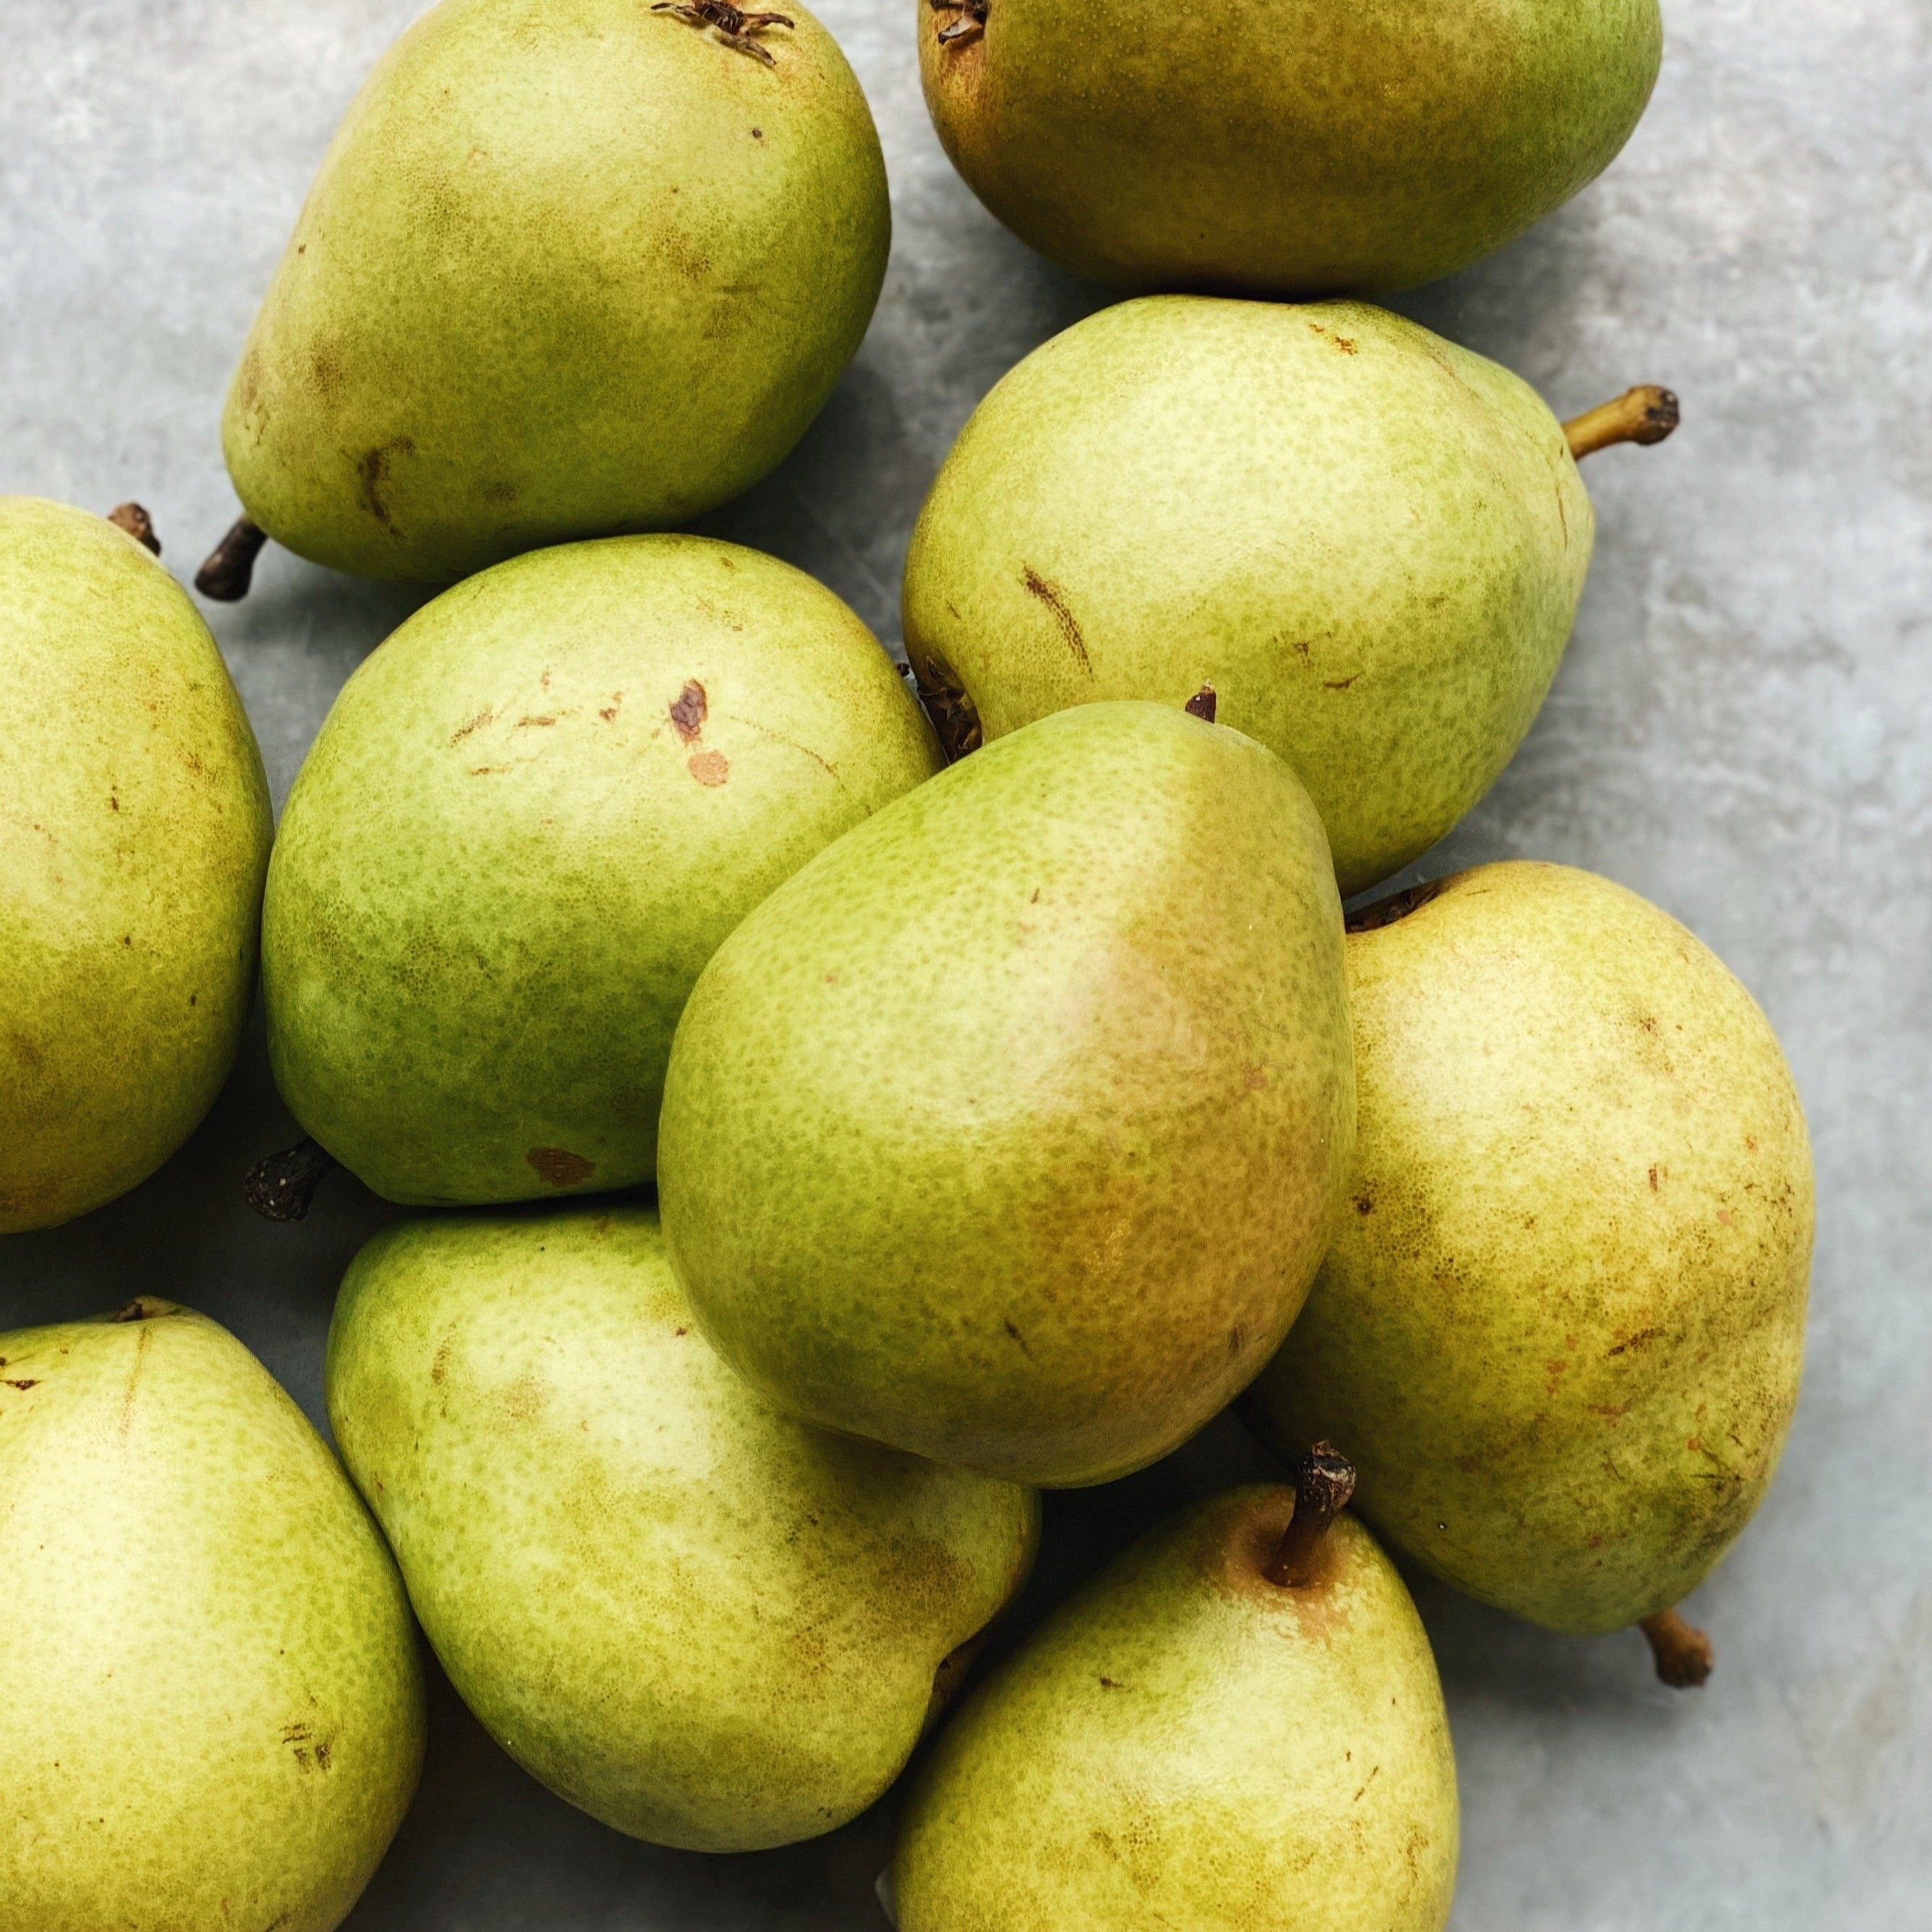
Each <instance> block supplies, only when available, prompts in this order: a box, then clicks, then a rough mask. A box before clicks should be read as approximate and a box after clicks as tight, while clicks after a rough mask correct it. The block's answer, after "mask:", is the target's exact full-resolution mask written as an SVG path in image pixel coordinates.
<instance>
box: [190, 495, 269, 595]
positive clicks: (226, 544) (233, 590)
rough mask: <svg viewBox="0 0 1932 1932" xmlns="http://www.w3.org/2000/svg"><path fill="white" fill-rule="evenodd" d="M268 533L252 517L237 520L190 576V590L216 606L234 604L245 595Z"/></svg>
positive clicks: (230, 525) (267, 538) (237, 518)
mask: <svg viewBox="0 0 1932 1932" xmlns="http://www.w3.org/2000/svg"><path fill="white" fill-rule="evenodd" d="M267 541H269V533H268V532H267V531H266V530H265V529H263V527H262V526H261V525H260V523H257V522H256V520H254V517H248V516H242V517H236V519H235V520H234V522H233V523H230V524H229V526H228V534H227V535H226V536H224V537H223V538H222V539H221V541H220V542H219V543H218V544H216V545H215V546H214V549H213V550H210V551H209V552H208V561H207V562H205V563H204V564H203V565H202V566H201V568H199V570H197V571H196V572H195V574H194V587H195V588H196V589H197V590H199V592H201V594H202V596H204V597H211V598H214V601H216V602H217V604H239V602H240V601H242V598H245V596H247V595H248V586H249V585H250V583H252V582H253V581H254V576H255V559H256V558H257V557H258V556H260V555H261V553H262V546H263V544H265V543H266V542H267Z"/></svg>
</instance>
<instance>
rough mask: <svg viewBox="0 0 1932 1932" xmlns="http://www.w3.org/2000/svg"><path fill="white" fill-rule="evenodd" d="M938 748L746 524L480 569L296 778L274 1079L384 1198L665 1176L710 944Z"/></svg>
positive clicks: (395, 651) (283, 891) (268, 974)
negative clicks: (671, 1060)
mask: <svg viewBox="0 0 1932 1932" xmlns="http://www.w3.org/2000/svg"><path fill="white" fill-rule="evenodd" d="M937 762H938V747H937V746H936V745H935V743H934V742H933V738H932V732H931V730H930V729H929V727H928V726H927V724H926V719H925V718H924V717H923V716H922V715H921V714H920V712H919V706H918V703H917V702H916V700H915V699H914V698H913V696H912V695H911V694H910V692H909V691H907V689H906V688H905V685H904V680H903V679H901V677H900V676H899V674H898V672H897V670H895V669H894V667H893V665H892V660H891V659H890V658H888V657H887V656H886V654H885V652H883V650H881V649H880V648H879V645H878V642H877V640H876V639H875V638H874V637H873V636H872V634H871V632H870V631H868V630H867V629H866V628H865V625H863V624H862V623H861V622H859V619H858V618H857V617H856V616H854V615H853V613H852V612H851V611H850V610H849V609H848V608H847V607H846V606H845V605H844V604H843V603H841V601H839V599H838V598H836V597H835V596H834V595H832V592H830V591H829V590H827V589H825V587H824V586H823V585H822V584H820V583H816V582H814V580H812V579H811V577H807V576H806V575H805V574H804V573H803V572H802V571H797V570H794V569H793V568H791V567H790V565H788V564H783V563H780V562H777V561H776V560H775V559H773V558H771V557H768V556H761V555H760V553H757V551H755V550H742V549H740V548H739V547H737V546H736V544H724V543H717V542H713V541H710V540H709V539H708V538H700V537H685V536H638V537H614V538H607V539H606V540H605V541H603V542H601V543H587V544H563V545H560V546H559V547H557V548H556V549H554V550H541V551H538V552H536V553H534V554H532V555H530V556H523V557H518V558H514V559H512V560H511V562H508V563H505V564H501V565H498V566H497V567H496V568H495V569H493V570H489V571H484V572H482V573H481V574H479V575H478V576H476V577H472V578H470V579H469V580H468V581H467V582H466V583H461V584H459V585H458V586H456V588H455V589H452V590H449V591H446V592H445V593H444V594H443V595H442V596H440V597H439V598H437V599H436V600H435V601H434V602H433V603H431V604H428V605H426V606H425V607H424V608H423V609H422V610H419V611H418V612H417V613H416V615H415V616H413V617H412V618H410V620H409V621H408V622H407V623H406V624H404V625H403V626H402V628H401V629H400V630H398V631H397V632H396V633H395V635H394V636H393V637H391V638H390V639H389V640H388V642H387V643H385V644H383V646H382V647H381V648H380V649H378V650H377V651H376V652H374V654H373V655H371V656H370V657H369V658H368V660H367V661H365V663H364V664H362V667H360V668H359V670H357V671H356V674H355V676H353V677H352V678H351V679H350V680H349V682H348V683H347V685H345V686H344V688H343V690H342V693H341V695H340V696H339V697H338V698H337V700H336V701H335V706H334V708H333V709H332V710H331V711H330V712H329V717H328V719H327V720H326V722H325V723H324V724H323V727H322V730H321V733H320V735H319V736H317V739H316V741H315V744H314V747H313V748H311V751H310V752H309V754H308V759H307V760H306V762H305V763H304V764H303V766H302V772H301V774H300V775H299V777H298V778H296V783H295V787H294V789H293V791H292V792H291V793H290V796H289V802H288V806H287V810H286V811H285V812H284V814H283V817H282V824H281V832H280V835H279V836H278V838H277V840H276V842H275V859H274V862H273V864H272V866H271V868H270V871H269V889H268V897H267V901H266V907H265V909H264V913H263V987H264V991H265V993H266V998H267V1004H268V1014H269V1058H270V1061H271V1063H272V1065H273V1067H274V1069H275V1078H276V1079H277V1081H278V1083H279V1084H280V1086H281V1091H282V1094H283V1097H284V1099H285V1100H287V1102H288V1104H289V1106H290V1110H291V1111H292V1112H293V1113H294V1115H296V1118H297V1119H298V1120H299V1121H300V1122H301V1123H302V1126H303V1127H304V1128H305V1130H307V1131H308V1133H309V1134H310V1135H311V1136H312V1137H313V1139H314V1140H315V1141H316V1142H319V1143H320V1146H321V1148H323V1149H324V1150H326V1153H327V1154H329V1155H331V1156H333V1157H335V1160H338V1161H341V1163H343V1164H344V1166H347V1167H348V1168H350V1169H352V1170H353V1172H355V1173H356V1174H357V1175H359V1176H360V1177H361V1178H362V1180H363V1181H365V1183H367V1184H368V1186H369V1187H372V1188H374V1190H376V1192H377V1193H379V1194H382V1195H384V1196H387V1197H388V1198H389V1199H391V1200H394V1201H403V1202H425V1203H436V1202H442V1203H487V1202H505V1201H514V1200H520V1199H526V1198H528V1197H532V1196H550V1195H555V1194H559V1193H580V1192H583V1191H584V1190H598V1189H604V1188H613V1187H628V1186H631V1185H633V1184H635V1183H637V1182H638V1181H649V1179H650V1178H651V1175H652V1163H653V1160H654V1157H655V1148H656V1143H657V1133H658V1096H659V1094H660V1091H661V1088H662V1086H663V1082H664V1064H665V1061H666V1059H667V1057H668V1055H669V1054H670V1041H671V1033H672V1030H673V1028H674V1027H675V1026H676V1024H677V1016H678V1014H679V1011H680V1010H681V1009H682V1007H683V1004H684V1001H685V995H687V994H688V992H690V990H691V984H692V982H693V981H694V980H696V979H697V974H698V971H699V969H700V968H701V967H702V966H703V964H704V962H705V961H706V959H708V958H709V956H710V955H711V953H712V950H713V949H714V948H715V947H716V946H717V945H718V942H719V941H721V940H722V939H723V938H724V936H725V935H726V934H727V933H728V932H730V930H731V929H732V928H733V926H736V924H737V923H738V922H739V919H742V917H743V916H745V913H748V911H750V910H751V908H752V907H753V906H754V905H756V904H757V902H758V901H760V899H761V898H763V897H764V895H766V893H767V892H769V891H770V890H771V889H772V887H773V886H776V885H777V884H778V883H780V882H781V880H784V878H785V877H787V876H788V875H789V874H790V873H792V872H793V871H796V869H797V868H799V866H800V865H802V864H803V863H804V862H805V860H806V859H808V858H810V857H811V856H812V855H813V853H815V852H817V850H819V849H820V847H822V846H823V845H825V844H829V842H830V841H832V839H834V838H837V837H838V835H839V834H840V833H841V832H844V831H846V830H847V829H849V828H850V827H851V826H854V825H856V824H857V823H859V820H862V818H864V817H865V815H866V814H867V813H868V812H870V811H875V810H876V809H877V808H878V807H880V805H884V804H886V802H888V801H889V800H891V799H895V798H896V797H897V796H898V795H899V794H900V793H901V792H904V791H907V790H910V788H911V787H913V786H914V785H916V784H918V783H919V781H921V780H922V778H926V776H927V775H929V773H930V772H932V770H933V769H934V768H935V765H936V763H937ZM270 1211H275V1209H274V1208H273V1207H272V1205H271V1207H270Z"/></svg>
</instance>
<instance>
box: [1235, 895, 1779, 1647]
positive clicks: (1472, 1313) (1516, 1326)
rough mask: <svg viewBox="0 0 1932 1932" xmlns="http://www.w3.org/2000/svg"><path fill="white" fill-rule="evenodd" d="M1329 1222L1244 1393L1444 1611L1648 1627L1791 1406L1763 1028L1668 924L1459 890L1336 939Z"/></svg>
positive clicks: (1742, 1504)
mask: <svg viewBox="0 0 1932 1932" xmlns="http://www.w3.org/2000/svg"><path fill="white" fill-rule="evenodd" d="M1349 968H1350V978H1351V981H1352V989H1353V999H1354V1006H1355V1049H1356V1058H1357V1068H1358V1079H1359V1081H1360V1083H1361V1133H1360V1135H1359V1136H1358V1140H1357V1143H1356V1152H1355V1179H1354V1182H1353V1184H1352V1194H1353V1203H1354V1205H1353V1207H1352V1209H1351V1210H1350V1211H1349V1212H1348V1213H1346V1214H1345V1215H1344V1216H1343V1227H1342V1229H1341V1231H1340V1233H1339V1234H1338V1235H1337V1238H1336V1241H1335V1245H1334V1248H1333V1250H1331V1253H1330V1254H1329V1256H1328V1261H1327V1262H1326V1263H1325V1265H1324V1266H1323V1268H1322V1273H1321V1275H1320V1276H1319V1278H1318V1280H1317V1281H1316V1287H1315V1290H1314V1292H1313V1295H1311V1296H1310V1300H1309V1304H1308V1307H1307V1312H1306V1313H1304V1315H1303V1316H1302V1318H1301V1322H1299V1323H1298V1325H1296V1328H1295V1332H1294V1334H1292V1337H1290V1338H1289V1343H1288V1344H1287V1346H1286V1347H1285V1348H1284V1349H1283V1351H1282V1352H1281V1354H1280V1355H1279V1356H1278V1357H1277V1358H1276V1360H1275V1361H1274V1363H1273V1364H1271V1366H1270V1367H1269V1368H1268V1370H1267V1372H1266V1373H1265V1375H1264V1376H1262V1380H1261V1382H1259V1385H1257V1387H1256V1390H1255V1391H1254V1392H1253V1397H1252V1398H1251V1400H1252V1403H1253V1415H1254V1417H1255V1418H1256V1420H1257V1421H1259V1423H1260V1424H1261V1425H1262V1428H1263V1430H1264V1433H1268V1434H1271V1435H1272V1436H1274V1438H1275V1439H1276V1440H1277V1441H1278V1442H1280V1443H1282V1444H1283V1445H1284V1446H1288V1447H1292V1446H1294V1445H1300V1444H1305V1443H1306V1442H1308V1441H1309V1440H1310V1433H1309V1432H1310V1431H1311V1430H1313V1431H1315V1432H1316V1433H1319V1434H1323V1435H1326V1436H1330V1437H1331V1438H1332V1439H1333V1440H1334V1443H1335V1445H1336V1446H1337V1448H1339V1449H1340V1450H1341V1451H1343V1453H1344V1454H1346V1455H1347V1456H1348V1457H1349V1458H1350V1459H1351V1460H1352V1461H1353V1462H1354V1463H1355V1466H1356V1467H1357V1469H1358V1472H1360V1477H1361V1481H1360V1487H1358V1490H1357V1492H1356V1500H1357V1502H1358V1506H1359V1507H1361V1509H1362V1510H1363V1511H1364V1514H1367V1516H1368V1517H1369V1518H1370V1520H1371V1521H1372V1522H1373V1523H1375V1524H1376V1527H1377V1528H1378V1529H1380V1530H1381V1531H1382V1532H1383V1533H1384V1534H1385V1535H1386V1536H1387V1537H1388V1538H1389V1540H1390V1541H1391V1542H1392V1543H1394V1544H1395V1545H1396V1546H1397V1547H1398V1548H1400V1549H1401V1550H1403V1551H1405V1552H1406V1553H1407V1554H1408V1555H1409V1556H1412V1558H1414V1559H1415V1561H1416V1562H1419V1563H1421V1564H1422V1565H1424V1566H1426V1567H1427V1568H1429V1569H1430V1570H1433V1571H1435V1573H1436V1574H1437V1575H1438V1576H1439V1577H1443V1578H1445V1579H1446V1580H1448V1582H1450V1583H1453V1584H1454V1585H1456V1586H1457V1587H1458V1588H1459V1589H1463V1590H1466V1591H1468V1592H1469V1593H1470V1594H1471V1595H1472V1596H1476V1597H1479V1598H1482V1599H1483V1601H1485V1602H1487V1603H1490V1604H1496V1605H1497V1606H1499V1607H1500V1608H1502V1609H1504V1610H1510V1611H1513V1612H1514V1613H1516V1614H1517V1616H1523V1617H1527V1618H1529V1619H1531V1620H1532V1621H1533V1622H1537V1623H1541V1624H1545V1625H1550V1626H1551V1627H1553V1628H1556V1629H1558V1630H1562V1631H1576V1632H1581V1633H1587V1632H1592V1631H1609V1630H1613V1629H1615V1628H1618V1627H1619V1626H1620V1625H1625V1624H1629V1623H1632V1622H1637V1621H1639V1620H1640V1619H1643V1618H1644V1617H1646V1616H1649V1615H1651V1614H1652V1613H1654V1612H1655V1611H1658V1610H1662V1609H1664V1608H1666V1607H1668V1606H1670V1605H1671V1604H1675V1603H1676V1602H1677V1601H1679V1599H1680V1598H1682V1597H1683V1596H1685V1595H1686V1594H1687V1593H1688V1592H1690V1591H1691V1590H1692V1589H1695V1588H1696V1587H1697V1585H1698V1584H1699V1583H1701V1582H1703V1580H1704V1578H1705V1577H1707V1576H1708V1575H1709V1574H1710V1572H1711V1571H1712V1570H1713V1569H1714V1568H1716V1566H1717V1565H1718V1562H1719V1560H1720V1559H1721V1558H1722V1557H1723V1556H1724V1553H1725V1552H1726V1550H1727V1549H1728V1548H1729V1547H1730V1544H1731V1543H1732V1541H1733V1538H1736V1535H1738V1533H1739V1531H1740V1530H1741V1529H1743V1527H1744V1526H1745V1523H1746V1522H1747V1520H1748V1519H1749V1518H1750V1517H1751V1513H1752V1512H1753V1511H1754V1510H1755V1509H1756V1508H1757V1505H1758V1504H1759V1503H1760V1502H1761V1501H1762V1500H1763V1496H1764V1493H1765V1491H1766V1488H1767V1487H1769V1484H1770V1482H1771V1479H1772V1473H1773V1472H1774V1471H1775V1469H1776V1466H1777V1463H1778V1456H1779V1453H1780V1451H1781V1450H1782V1448H1783V1447H1784V1438H1785V1432H1786V1430H1787V1428H1788V1427H1789V1426H1790V1421H1791V1415H1792V1410H1793V1406H1794V1405H1795V1404H1796V1400H1797V1397H1798V1383H1799V1370H1800V1367H1801V1364H1802V1353H1803V1348H1804V1333H1805V1298H1806V1290H1807V1283H1808V1276H1809V1273H1810V1267H1811V1229H1812V1178H1811V1153H1810V1149H1809V1146H1808V1142H1807V1140H1806V1137H1805V1118H1804V1115H1803V1113H1802V1111H1801V1109H1800V1107H1799V1100H1798V1095H1797V1094H1796V1091H1795V1090H1794V1088H1793V1085H1792V1079H1791V1074H1790V1070H1789V1069H1788V1068H1787V1066H1786V1065H1785V1062H1784V1055H1783V1054H1782V1053H1781V1052H1780V1050H1779V1048H1778V1042H1777V1040H1776V1039H1775V1037H1773V1035H1772V1031H1771V1028H1770V1027H1769V1025H1767V1024H1766V1020H1765V1018H1764V1016H1763V1013H1760V1011H1759V1010H1758V1008H1757V1006H1756V1005H1755V1004H1754V1003H1753V1001H1752V1000H1751V996H1750V995H1748V993H1747V992H1745V990H1744V989H1743V988H1742V986H1739V984H1738V983H1737V981H1736V980H1734V979H1733V977H1731V975H1730V973H1729V972H1728V971H1726V969H1725V968H1724V965H1722V964H1721V962H1719V961H1718V959H1716V958H1715V957H1714V956H1712V954H1711V953H1709V952H1708V951H1707V950H1706V949H1705V948H1704V947H1703V946H1701V945H1700V944H1699V943H1698V942H1697V941H1696V940H1695V939H1694V938H1692V937H1691V935H1690V934H1688V932H1685V930H1684V929H1683V928H1682V926H1679V925H1678V924H1677V923H1676V922H1675V921H1674V920H1673V919H1669V918H1667V917H1666V916H1665V915H1664V913H1661V912H1660V911H1658V910H1657V908H1656V907H1654V906H1652V905H1650V904H1647V903H1646V901H1643V899H1641V898H1638V897H1637V895H1635V894H1634V893H1633V892H1627V891H1625V889H1623V888H1622V886H1616V885H1613V884H1612V883H1610V881H1609V880H1606V879H1601V878H1598V877H1595V876H1594V875H1592V874H1590V873H1588V872H1583V871H1575V870H1573V869H1571V868H1568V867H1567V866H1559V865H1529V864H1521V863H1513V864H1508V865H1487V866H1483V867H1481V868H1478V869H1477V870H1476V871H1471V872H1465V873H1463V874H1460V875H1459V876H1458V877H1456V878H1454V880H1451V881H1450V882H1449V883H1448V884H1447V885H1446V886H1445V887H1444V888H1443V889H1442V892H1440V894H1439V895H1438V896H1436V897H1435V898H1430V899H1428V900H1427V901H1426V902H1425V903H1424V904H1421V906H1419V907H1418V908H1417V909H1416V910H1413V911H1412V912H1410V913H1408V915H1407V916H1406V917H1403V918H1401V919H1399V920H1398V921H1397V922H1396V923H1394V924H1393V925H1390V926H1384V927H1382V928H1379V929H1376V930H1373V931H1367V932H1361V933H1358V934H1357V935H1354V936H1352V938H1350V940H1349Z"/></svg>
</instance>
